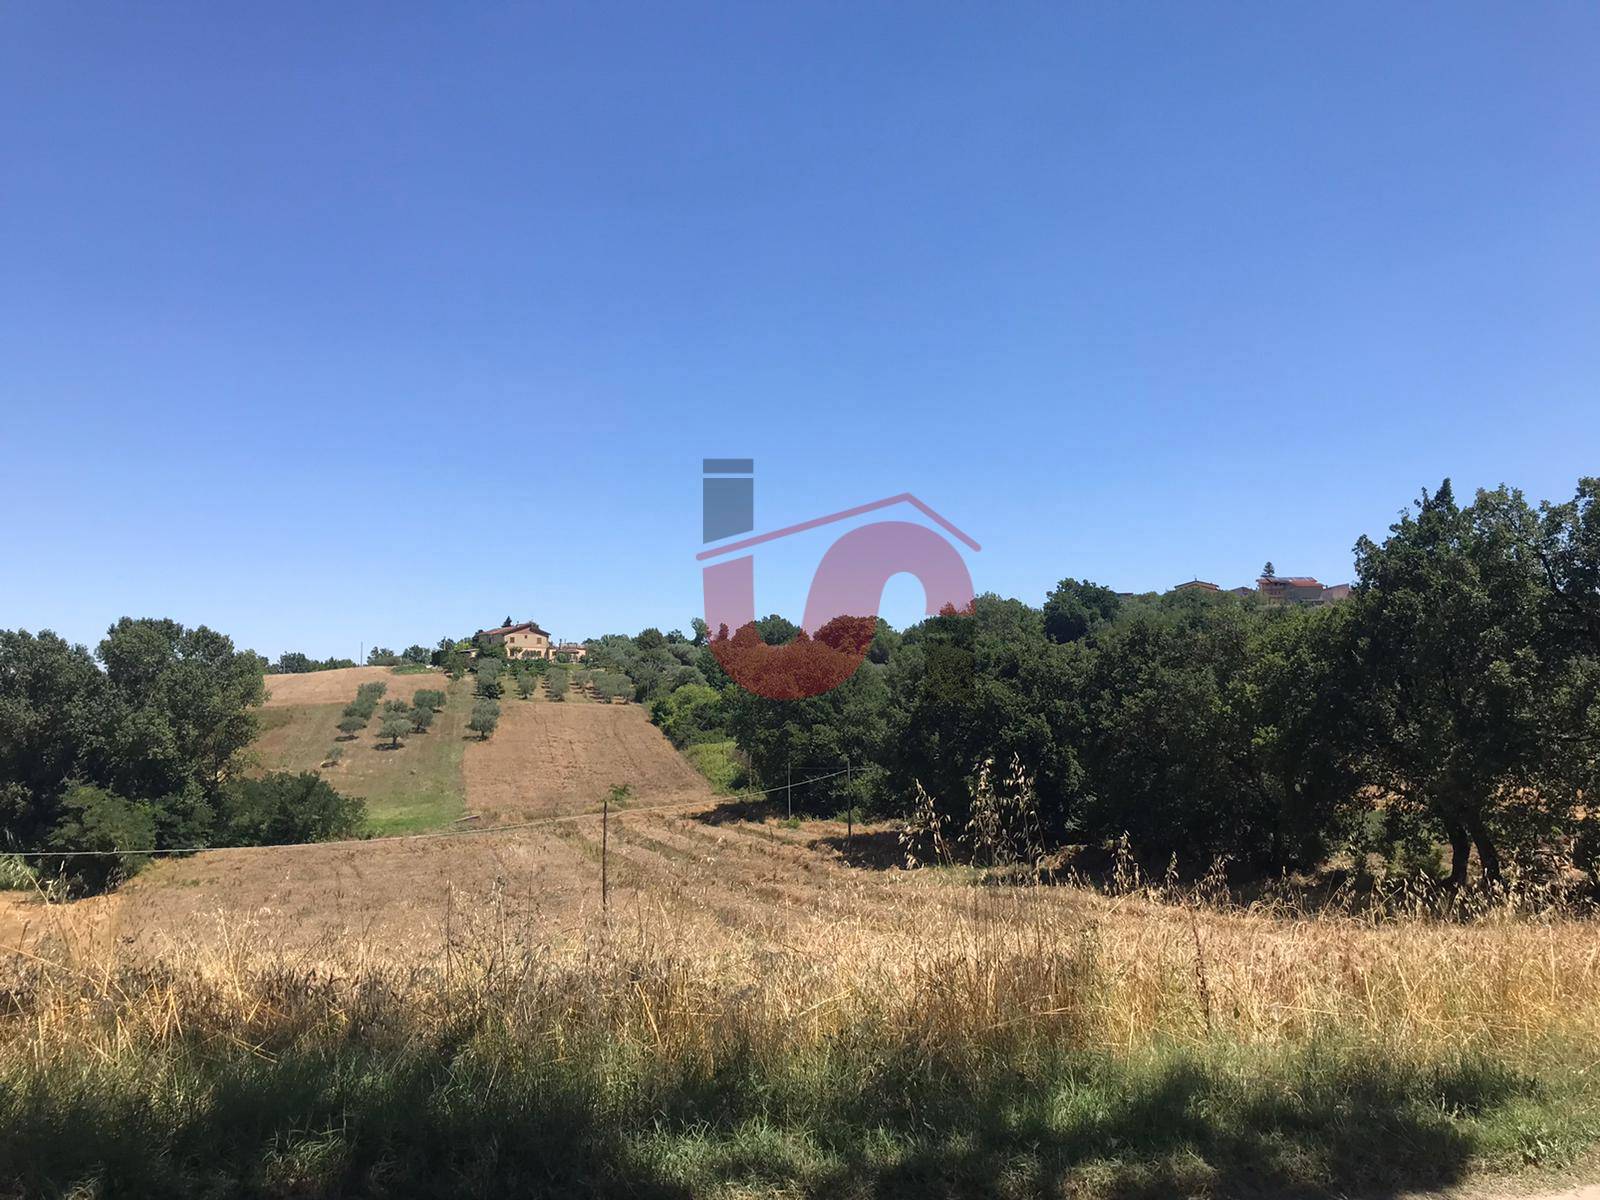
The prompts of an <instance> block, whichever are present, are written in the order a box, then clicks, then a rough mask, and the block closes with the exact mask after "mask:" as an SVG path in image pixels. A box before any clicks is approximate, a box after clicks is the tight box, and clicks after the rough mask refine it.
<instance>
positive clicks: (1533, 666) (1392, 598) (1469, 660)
mask: <svg viewBox="0 0 1600 1200" xmlns="http://www.w3.org/2000/svg"><path fill="white" fill-rule="evenodd" d="M1534 524H1535V522H1534V521H1533V519H1532V516H1531V513H1530V511H1529V510H1528V509H1527V506H1526V504H1525V503H1524V502H1523V501H1522V498H1521V496H1520V495H1518V494H1516V493H1512V492H1507V491H1506V490H1505V489H1501V490H1500V491H1499V492H1496V493H1479V496H1478V499H1477V501H1476V502H1475V503H1474V504H1473V505H1471V506H1469V507H1467V508H1462V507H1460V506H1459V505H1458V504H1457V503H1456V500H1455V495H1454V492H1453V491H1452V489H1451V486H1450V481H1449V480H1448V479H1447V480H1445V481H1444V483H1443V484H1442V485H1441V486H1440V487H1439V489H1438V490H1437V491H1436V492H1434V493H1433V494H1431V495H1430V494H1428V493H1427V492H1426V491H1425V492H1423V494H1422V498H1421V500H1420V501H1418V503H1417V504H1416V511H1415V512H1414V513H1406V514H1404V515H1402V517H1401V518H1400V520H1399V521H1398V522H1397V523H1396V524H1394V525H1392V526H1390V530H1389V537H1388V538H1387V539H1385V540H1384V541H1383V542H1382V543H1381V544H1380V543H1377V542H1374V541H1372V540H1371V539H1369V538H1365V537H1363V538H1362V539H1361V540H1360V541H1359V542H1358V543H1357V544H1356V573H1357V579H1358V583H1357V586H1356V589H1355V595H1354V598H1353V599H1354V609H1355V613H1354V619H1355V620H1356V621H1357V623H1358V630H1359V636H1360V639H1361V643H1360V644H1361V648H1362V665H1363V667H1364V671H1363V673H1362V680H1363V683H1364V684H1365V690H1364V694H1363V697H1362V699H1363V701H1364V703H1365V705H1366V706H1367V711H1368V712H1369V713H1370V715H1371V720H1370V721H1369V723H1368V728H1369V731H1370V734H1371V737H1372V761H1373V763H1374V765H1375V766H1376V768H1377V769H1378V771H1379V773H1380V776H1379V779H1380V783H1381V784H1382V785H1383V786H1384V787H1385V789H1386V791H1388V792H1389V793H1390V794H1391V795H1392V796H1393V797H1394V798H1395V799H1394V801H1393V803H1394V805H1396V806H1403V808H1407V809H1410V810H1412V811H1414V812H1422V813H1425V814H1427V815H1428V816H1430V817H1431V818H1432V819H1433V820H1435V821H1436V822H1437V823H1438V825H1439V826H1440V828H1441V829H1442V831H1443V833H1444V834H1445V836H1446V837H1447V838H1448V839H1449V842H1450V847H1451V867H1450V881H1451V882H1452V883H1453V884H1456V885H1459V884H1462V883H1464V882H1466V879H1467V871H1468V861H1469V856H1470V854H1471V852H1472V850H1473V848H1474V847H1476V849H1477V852H1478V860H1479V865H1480V867H1481V869H1482V871H1483V874H1484V876H1485V878H1486V879H1488V880H1490V881H1497V880H1498V879H1499V878H1500V876H1501V872H1502V855H1501V847H1502V845H1503V844H1505V842H1506V841H1507V839H1510V840H1512V841H1516V842H1525V841H1526V840H1527V839H1528V838H1529V837H1530V836H1537V835H1538V834H1539V833H1540V832H1543V831H1545V830H1547V829H1548V828H1549V826H1550V824H1551V823H1552V822H1555V821H1559V820H1562V819H1564V818H1565V817H1566V816H1567V815H1569V800H1568V796H1567V794H1565V793H1564V792H1563V790H1562V788H1561V782H1562V781H1560V780H1559V779H1555V778H1552V773H1551V772H1549V771H1548V770H1546V769H1545V768H1546V766H1547V758H1548V756H1549V751H1550V747H1551V745H1552V744H1553V740H1554V736H1555V735H1556V734H1557V733H1559V732H1561V731H1560V730H1559V729H1558V724H1559V720H1560V718H1559V717H1558V715H1557V714H1556V713H1555V712H1554V711H1553V710H1552V708H1551V705H1550V704H1549V698H1550V697H1551V695H1552V694H1553V693H1554V692H1556V691H1558V690H1559V689H1560V688H1561V686H1562V683H1563V681H1562V680H1561V679H1560V678H1558V677H1556V676H1555V675H1554V674H1553V671H1554V669H1555V668H1556V667H1557V666H1558V664H1559V657H1558V656H1550V655H1542V654H1541V653H1540V649H1541V647H1542V646H1544V645H1546V644H1547V634H1548V627H1547V621H1548V619H1549V616H1550V613H1551V608H1552V605H1551V593H1550V580H1549V575H1548V573H1547V572H1546V571H1545V570H1543V569H1542V567H1541V565H1540V563H1539V562H1538V561H1537V558H1536V557H1535V556H1533V555H1531V554H1529V553H1527V549H1528V547H1527V534H1528V530H1529V529H1530V528H1531V527H1533V525H1534ZM1533 797H1539V798H1540V799H1539V801H1538V802H1537V803H1532V802H1531V801H1532V798H1533ZM1551 805H1555V806H1557V808H1558V809H1560V810H1562V811H1559V812H1552V811H1551V810H1550V806H1551Z"/></svg>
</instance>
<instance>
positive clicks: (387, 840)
mask: <svg viewBox="0 0 1600 1200" xmlns="http://www.w3.org/2000/svg"><path fill="white" fill-rule="evenodd" d="M844 773H845V772H844V771H829V772H828V773H827V774H826V775H813V776H812V777H811V778H810V779H802V780H801V781H800V784H801V786H802V787H804V786H805V785H806V784H808V783H819V782H821V781H822V780H824V779H833V778H834V777H835V776H838V775H843V774H844ZM785 786H786V785H779V786H777V787H770V788H763V789H761V790H760V791H755V792H741V793H739V794H738V795H737V796H729V797H725V799H729V800H753V799H755V798H756V797H758V796H767V795H771V794H772V793H773V792H781V791H783V790H784V787H785ZM787 786H792V785H787ZM713 799H716V797H713ZM705 803H706V798H705V797H704V796H700V797H697V798H695V799H693V800H675V801H672V802H670V803H667V804H652V805H648V806H646V807H645V808H626V809H618V810H617V815H618V816H619V817H622V816H634V815H636V814H639V813H648V812H662V811H665V810H666V809H671V808H693V807H695V806H697V805H703V804H705ZM602 815H603V810H601V809H594V810H591V811H588V812H577V813H564V814H562V815H560V816H550V817H538V818H535V819H534V820H531V821H517V822H515V823H513V824H510V825H486V826H484V827H482V828H480V829H441V830H438V831H436V832H434V833H408V834H404V835H402V836H400V837H378V838H342V839H340V840H338V841H332V842H272V843H269V844H267V845H265V846H168V847H164V848H162V849H159V850H0V858H4V857H6V856H7V855H9V856H11V857H13V858H106V857H110V856H113V855H123V854H141V855H144V856H145V857H147V858H157V857H165V856H170V855H174V854H199V853H200V852H201V851H204V850H289V849H294V848H301V849H303V848H305V847H308V846H322V847H329V846H383V845H393V844H395V843H396V842H424V841H438V840H440V839H444V838H458V837H475V836H478V835H480V834H486V833H513V832H515V831H516V830H519V829H536V828H538V827H540V826H543V825H558V824H560V823H561V822H562V821H576V820H581V819H582V818H584V817H598V816H602Z"/></svg>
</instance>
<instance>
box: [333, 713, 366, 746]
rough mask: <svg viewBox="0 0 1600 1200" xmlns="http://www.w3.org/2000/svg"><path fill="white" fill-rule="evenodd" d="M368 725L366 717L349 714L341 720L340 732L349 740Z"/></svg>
mask: <svg viewBox="0 0 1600 1200" xmlns="http://www.w3.org/2000/svg"><path fill="white" fill-rule="evenodd" d="M366 727H367V718H366V717H357V716H347V717H345V718H344V719H343V720H342V721H340V722H339V732H340V733H342V734H343V735H344V739H345V741H349V740H350V739H351V738H353V737H355V736H356V734H358V733H360V732H361V731H362V730H363V729H365V728H366Z"/></svg>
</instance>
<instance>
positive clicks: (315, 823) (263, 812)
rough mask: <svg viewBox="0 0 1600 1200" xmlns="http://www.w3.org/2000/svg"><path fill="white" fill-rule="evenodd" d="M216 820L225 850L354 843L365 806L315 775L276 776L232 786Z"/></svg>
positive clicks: (276, 772) (277, 772) (364, 815)
mask: <svg viewBox="0 0 1600 1200" xmlns="http://www.w3.org/2000/svg"><path fill="white" fill-rule="evenodd" d="M220 815H221V829H220V834H221V840H222V841H223V843H224V844H226V845H230V846H277V845H284V844H290V843H298V842H325V841H330V840H333V839H336V838H350V837H355V836H357V835H358V834H359V833H360V832H361V829H362V827H363V826H364V825H365V824H366V819H367V806H366V804H365V803H364V802H363V801H361V800H359V799H357V798H355V797H354V796H345V795H342V794H341V793H339V792H338V791H337V790H335V789H334V788H333V786H332V785H331V784H329V783H327V782H326V781H325V780H324V779H323V778H322V777H321V776H320V775H318V774H317V773H316V772H315V771H303V772H301V773H300V774H293V773H291V772H288V771H275V772H273V773H272V774H269V775H264V776H262V777H261V778H260V779H242V780H239V781H237V782H235V783H234V784H233V785H232V786H231V787H230V788H229V789H228V791H227V793H226V794H225V796H224V800H223V803H222V806H221V814H220Z"/></svg>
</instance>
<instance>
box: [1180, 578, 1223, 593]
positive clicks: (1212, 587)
mask: <svg viewBox="0 0 1600 1200" xmlns="http://www.w3.org/2000/svg"><path fill="white" fill-rule="evenodd" d="M1184 588H1204V589H1205V590H1206V591H1208V592H1220V591H1221V590H1222V589H1221V588H1219V587H1218V586H1217V585H1216V584H1214V583H1210V582H1208V581H1206V580H1204V579H1190V580H1187V581H1186V582H1184V583H1180V584H1179V585H1178V586H1177V587H1175V588H1173V589H1172V590H1173V591H1175V592H1181V591H1183V589H1184Z"/></svg>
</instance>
